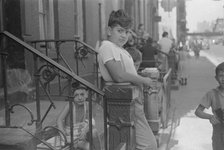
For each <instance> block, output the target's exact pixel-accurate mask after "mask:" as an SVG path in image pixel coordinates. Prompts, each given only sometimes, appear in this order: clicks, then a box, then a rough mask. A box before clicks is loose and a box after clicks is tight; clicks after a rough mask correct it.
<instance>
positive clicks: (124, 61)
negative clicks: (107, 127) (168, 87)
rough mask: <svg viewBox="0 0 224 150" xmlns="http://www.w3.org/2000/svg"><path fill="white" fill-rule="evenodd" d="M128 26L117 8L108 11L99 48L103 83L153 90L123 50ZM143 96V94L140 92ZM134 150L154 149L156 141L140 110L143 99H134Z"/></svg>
mask: <svg viewBox="0 0 224 150" xmlns="http://www.w3.org/2000/svg"><path fill="white" fill-rule="evenodd" d="M131 25H132V20H131V18H130V17H129V16H128V15H127V14H126V13H125V12H124V10H122V9H120V10H117V11H112V12H111V14H110V17H109V21H108V29H107V35H108V40H105V41H103V42H102V45H101V47H100V48H99V57H98V62H99V68H100V72H101V75H102V77H103V79H104V81H105V82H117V83H120V82H131V83H132V84H135V85H137V86H138V87H139V90H140V91H142V90H141V89H142V86H143V85H145V86H151V87H154V86H153V85H155V82H154V81H153V80H152V79H150V78H148V77H142V76H140V75H138V74H137V71H136V68H135V66H134V62H133V59H132V57H131V56H130V54H129V53H128V52H127V51H126V50H125V49H124V48H123V46H124V44H125V43H126V42H127V40H128V35H129V30H130V28H131ZM142 93H143V92H142ZM134 107H135V122H134V125H135V129H136V135H135V136H136V150H156V149H157V143H156V138H155V136H154V135H153V132H152V130H151V128H150V126H149V124H148V122H147V120H146V117H145V113H144V109H143V98H141V99H140V98H138V99H136V100H135V104H134Z"/></svg>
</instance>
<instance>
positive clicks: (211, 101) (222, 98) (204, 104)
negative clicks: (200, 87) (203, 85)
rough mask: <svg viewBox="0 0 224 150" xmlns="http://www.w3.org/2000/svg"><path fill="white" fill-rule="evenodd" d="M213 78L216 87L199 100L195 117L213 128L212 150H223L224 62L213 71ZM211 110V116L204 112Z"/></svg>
mask: <svg viewBox="0 0 224 150" xmlns="http://www.w3.org/2000/svg"><path fill="white" fill-rule="evenodd" d="M215 74H216V75H215V78H216V80H217V82H218V84H219V86H218V87H216V88H215V89H212V90H210V91H208V92H207V93H206V94H205V95H204V97H203V98H202V100H201V103H200V104H199V106H198V107H197V109H196V111H195V115H196V116H198V117H200V118H202V119H208V120H209V121H210V123H211V124H212V126H213V135H212V147H213V150H223V148H224V124H223V123H224V122H223V113H224V62H223V63H221V64H219V65H218V66H217V67H216V69H215ZM209 107H211V108H212V113H213V114H208V113H206V112H204V109H205V108H207V109H208V108H209Z"/></svg>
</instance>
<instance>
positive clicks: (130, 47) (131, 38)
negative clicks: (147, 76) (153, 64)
mask: <svg viewBox="0 0 224 150" xmlns="http://www.w3.org/2000/svg"><path fill="white" fill-rule="evenodd" d="M130 31H131V32H130V34H129V35H128V41H127V43H126V44H125V45H124V46H123V47H124V49H126V50H127V52H128V53H129V54H130V55H131V56H132V59H133V61H134V65H135V68H136V71H138V69H139V67H140V64H141V63H142V53H141V52H140V51H139V50H138V49H137V48H136V42H135V41H136V34H135V33H134V32H133V31H132V30H130Z"/></svg>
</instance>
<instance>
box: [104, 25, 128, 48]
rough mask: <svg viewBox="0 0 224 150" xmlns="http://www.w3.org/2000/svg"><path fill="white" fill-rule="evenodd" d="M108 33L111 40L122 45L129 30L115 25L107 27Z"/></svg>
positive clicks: (126, 39) (126, 38)
mask: <svg viewBox="0 0 224 150" xmlns="http://www.w3.org/2000/svg"><path fill="white" fill-rule="evenodd" d="M108 35H109V39H110V41H111V42H113V43H115V44H116V45H117V46H119V47H122V46H123V45H124V44H125V43H126V42H127V41H128V35H129V30H128V29H125V28H122V27H121V26H120V25H117V26H115V27H113V28H111V27H109V28H108Z"/></svg>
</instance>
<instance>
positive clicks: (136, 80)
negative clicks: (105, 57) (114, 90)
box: [105, 60, 154, 86]
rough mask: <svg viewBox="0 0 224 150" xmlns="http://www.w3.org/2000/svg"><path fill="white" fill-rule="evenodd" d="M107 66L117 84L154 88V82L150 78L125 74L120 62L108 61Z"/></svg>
mask: <svg viewBox="0 0 224 150" xmlns="http://www.w3.org/2000/svg"><path fill="white" fill-rule="evenodd" d="M105 66H106V68H107V70H108V72H109V73H110V75H111V77H112V79H113V80H114V81H115V82H131V83H133V84H135V85H143V84H144V85H146V86H153V83H154V81H153V80H152V79H150V78H149V77H142V76H140V75H133V74H130V73H127V72H125V71H124V70H123V69H122V67H121V62H120V61H115V60H110V61H107V62H106V64H105Z"/></svg>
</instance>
